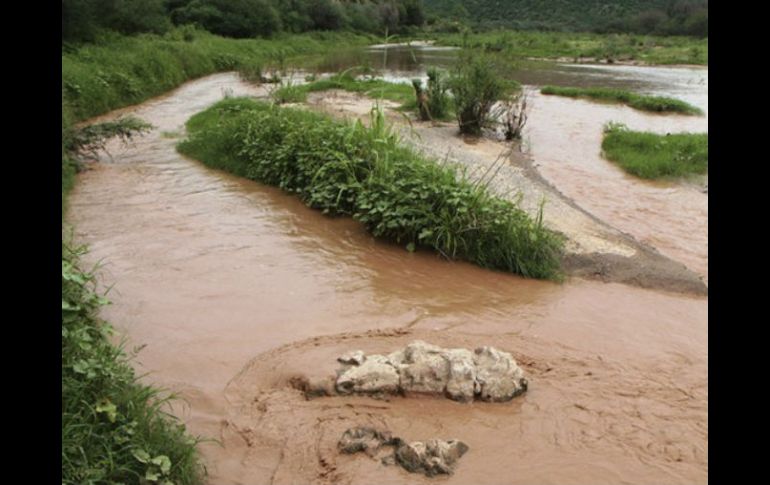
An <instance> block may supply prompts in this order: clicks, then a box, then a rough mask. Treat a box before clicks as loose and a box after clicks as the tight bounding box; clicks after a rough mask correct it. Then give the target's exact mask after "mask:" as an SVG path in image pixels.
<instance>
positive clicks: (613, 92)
mask: <svg viewBox="0 0 770 485" xmlns="http://www.w3.org/2000/svg"><path fill="white" fill-rule="evenodd" d="M540 92H541V93H543V94H552V95H557V96H568V97H571V98H590V99H598V100H601V101H608V102H614V103H623V104H626V105H628V106H630V107H632V108H634V109H638V110H642V111H654V112H658V113H663V112H674V113H682V114H687V115H699V114H703V111H701V110H700V108H697V107H696V106H693V105H691V104H689V103H686V102H684V101H681V100H679V99H674V98H666V97H661V96H644V95H641V94H636V93H632V92H631V91H626V90H623V89H613V88H575V87H560V86H544V87H543V88H542V89H541V90H540Z"/></svg>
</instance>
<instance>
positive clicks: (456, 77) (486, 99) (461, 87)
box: [449, 54, 511, 135]
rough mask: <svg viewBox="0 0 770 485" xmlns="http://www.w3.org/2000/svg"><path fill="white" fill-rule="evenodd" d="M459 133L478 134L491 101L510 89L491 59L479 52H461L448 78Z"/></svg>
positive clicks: (488, 115)
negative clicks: (467, 53)
mask: <svg viewBox="0 0 770 485" xmlns="http://www.w3.org/2000/svg"><path fill="white" fill-rule="evenodd" d="M449 86H450V89H451V90H452V96H453V99H454V106H455V113H456V115H457V121H458V123H459V126H460V132H461V133H467V134H470V135H480V134H481V130H482V128H485V127H487V126H489V125H490V123H491V122H492V117H491V110H492V107H493V106H494V104H495V102H497V101H498V100H501V99H503V98H504V97H505V96H506V94H508V93H509V91H510V87H511V86H510V84H508V83H507V82H506V81H505V80H504V79H503V78H501V77H500V76H499V75H498V74H497V70H496V69H495V66H494V64H493V63H492V61H491V60H490V59H489V58H488V57H486V56H484V55H481V54H476V55H473V56H470V55H463V56H462V57H461V59H460V60H459V62H458V63H457V66H456V68H455V71H454V74H453V76H452V77H451V79H450V81H449Z"/></svg>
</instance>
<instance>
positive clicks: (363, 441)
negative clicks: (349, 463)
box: [337, 427, 393, 456]
mask: <svg viewBox="0 0 770 485" xmlns="http://www.w3.org/2000/svg"><path fill="white" fill-rule="evenodd" d="M392 443H393V439H392V437H391V436H390V433H388V432H387V431H378V430H376V429H374V428H366V427H358V428H350V429H349V430H347V431H345V432H344V433H343V434H342V438H340V441H339V443H337V446H338V447H339V449H340V451H341V452H343V453H358V452H359V451H363V452H364V453H366V454H367V455H369V456H374V455H375V454H377V451H379V449H380V448H381V447H382V446H383V445H390V444H392Z"/></svg>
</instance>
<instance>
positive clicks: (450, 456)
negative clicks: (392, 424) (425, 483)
mask: <svg viewBox="0 0 770 485" xmlns="http://www.w3.org/2000/svg"><path fill="white" fill-rule="evenodd" d="M467 451H468V445H466V444H465V443H463V442H462V441H459V440H450V441H444V440H437V439H433V440H428V441H424V442H423V441H414V442H412V443H408V444H407V443H403V442H402V443H401V444H400V445H399V446H398V448H397V449H396V461H397V462H398V463H399V464H400V465H401V466H402V467H404V468H405V469H406V470H408V471H410V472H413V473H414V472H419V473H424V474H425V475H427V476H429V477H432V476H434V475H438V474H448V475H449V474H452V473H453V472H454V465H455V464H456V463H457V460H459V459H460V457H461V456H462V455H464V454H465V452H467Z"/></svg>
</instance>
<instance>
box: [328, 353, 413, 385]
mask: <svg viewBox="0 0 770 485" xmlns="http://www.w3.org/2000/svg"><path fill="white" fill-rule="evenodd" d="M336 387H337V392H339V393H340V394H350V393H354V392H363V393H375V392H386V393H396V392H398V390H399V375H398V372H397V371H396V368H395V367H393V366H392V365H390V363H389V362H388V359H387V358H386V357H384V356H382V355H370V356H369V357H367V358H366V360H364V361H363V363H362V364H361V365H357V366H353V367H349V368H348V369H346V370H344V371H343V372H342V374H340V376H339V377H338V378H337V386H336Z"/></svg>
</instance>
